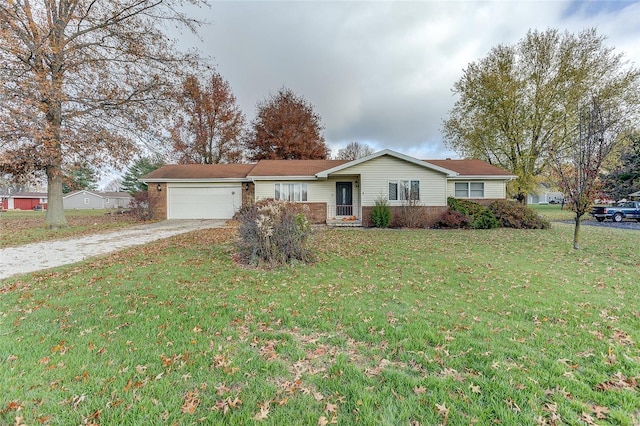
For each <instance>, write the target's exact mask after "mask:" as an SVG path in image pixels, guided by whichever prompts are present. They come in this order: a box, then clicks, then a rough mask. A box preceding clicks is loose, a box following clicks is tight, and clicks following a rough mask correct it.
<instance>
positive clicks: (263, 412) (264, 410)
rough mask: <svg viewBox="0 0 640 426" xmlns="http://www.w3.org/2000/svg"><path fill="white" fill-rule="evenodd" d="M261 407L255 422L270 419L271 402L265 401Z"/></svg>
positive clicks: (254, 417)
mask: <svg viewBox="0 0 640 426" xmlns="http://www.w3.org/2000/svg"><path fill="white" fill-rule="evenodd" d="M259 405H260V411H258V412H257V413H256V415H255V416H253V419H254V420H258V421H262V420H266V419H268V418H269V413H270V412H271V401H265V402H263V403H262V404H259Z"/></svg>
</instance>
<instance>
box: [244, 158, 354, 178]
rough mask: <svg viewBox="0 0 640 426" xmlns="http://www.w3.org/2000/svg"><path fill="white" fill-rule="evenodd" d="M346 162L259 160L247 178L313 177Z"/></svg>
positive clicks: (346, 161)
mask: <svg viewBox="0 0 640 426" xmlns="http://www.w3.org/2000/svg"><path fill="white" fill-rule="evenodd" d="M346 163H350V161H348V160H260V161H259V162H258V164H256V166H255V167H254V168H253V169H252V170H251V172H250V173H249V174H248V177H267V176H269V177H275V176H309V177H312V176H315V175H317V174H318V173H320V172H322V171H324V170H328V169H332V168H334V167H336V166H340V165H343V164H346Z"/></svg>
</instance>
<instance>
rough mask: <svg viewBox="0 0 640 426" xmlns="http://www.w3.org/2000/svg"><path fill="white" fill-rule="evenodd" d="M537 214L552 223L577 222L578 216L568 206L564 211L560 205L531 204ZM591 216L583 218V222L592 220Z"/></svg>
mask: <svg viewBox="0 0 640 426" xmlns="http://www.w3.org/2000/svg"><path fill="white" fill-rule="evenodd" d="M529 207H531V208H532V209H533V210H534V211H535V212H536V213H538V214H540V215H542V216H544V217H546V218H547V219H549V220H551V221H565V220H575V218H576V214H575V213H574V212H572V211H571V210H569V209H568V208H567V207H566V206H565V208H564V209H563V208H562V206H561V205H560V204H530V205H529ZM590 218H591V216H589V215H585V216H583V220H585V219H590Z"/></svg>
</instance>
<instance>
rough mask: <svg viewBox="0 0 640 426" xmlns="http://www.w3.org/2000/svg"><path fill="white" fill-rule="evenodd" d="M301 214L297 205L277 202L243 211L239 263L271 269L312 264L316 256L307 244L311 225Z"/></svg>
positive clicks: (250, 207)
mask: <svg viewBox="0 0 640 426" xmlns="http://www.w3.org/2000/svg"><path fill="white" fill-rule="evenodd" d="M299 210H300V209H299V206H298V205H294V204H292V203H288V202H285V201H276V200H264V201H259V202H257V203H255V204H253V205H250V206H246V207H243V208H242V209H241V210H240V212H239V213H238V215H237V218H238V220H239V221H240V226H239V236H240V239H239V241H238V243H237V248H238V257H239V260H240V262H242V263H245V264H248V265H253V266H267V267H272V266H278V265H283V264H287V263H293V262H296V261H299V262H311V261H313V260H314V256H313V253H312V252H311V251H310V250H309V249H308V248H307V244H306V243H307V240H308V239H309V236H310V235H311V225H310V223H309V221H308V220H307V218H306V216H305V215H304V214H303V213H300V212H299Z"/></svg>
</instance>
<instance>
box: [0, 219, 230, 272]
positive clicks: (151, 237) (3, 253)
mask: <svg viewBox="0 0 640 426" xmlns="http://www.w3.org/2000/svg"><path fill="white" fill-rule="evenodd" d="M224 225H225V221H224V220H165V221H163V222H155V223H150V224H144V225H137V226H134V227H131V228H124V229H120V230H117V231H112V232H107V233H104V234H94V235H87V236H84V237H78V238H71V239H67V240H57V241H44V242H41V243H32V244H27V245H24V246H19V247H9V248H5V249H2V250H0V280H2V279H5V278H9V277H13V276H17V275H22V274H27V273H30V272H35V271H40V270H44V269H48V268H55V267H57V266H62V265H68V264H71V263H76V262H80V261H83V260H85V259H88V258H90V257H93V256H99V255H103V254H107V253H111V252H114V251H118V250H122V249H124V248H127V247H133V246H137V245H141V244H146V243H149V242H151V241H155V240H161V239H163V238H168V237H171V236H174V235H178V234H184V233H186V232H191V231H195V230H198V229H209V228H222V227H224Z"/></svg>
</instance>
